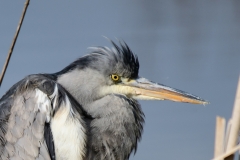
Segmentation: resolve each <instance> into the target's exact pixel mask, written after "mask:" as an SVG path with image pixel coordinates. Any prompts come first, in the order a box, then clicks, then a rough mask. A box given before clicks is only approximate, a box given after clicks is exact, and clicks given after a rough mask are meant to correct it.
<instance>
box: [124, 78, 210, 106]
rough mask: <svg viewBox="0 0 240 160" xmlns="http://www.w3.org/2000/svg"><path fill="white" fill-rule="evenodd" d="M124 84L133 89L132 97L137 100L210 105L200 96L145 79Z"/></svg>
mask: <svg viewBox="0 0 240 160" xmlns="http://www.w3.org/2000/svg"><path fill="white" fill-rule="evenodd" d="M124 84H125V85H126V86H128V87H131V92H132V96H133V98H136V99H145V100H152V99H156V100H171V101H175V102H185V103H193V104H203V105H205V104H208V102H207V101H205V100H203V99H201V98H200V97H198V96H195V95H192V94H190V93H187V92H184V91H181V90H178V89H174V88H171V87H168V86H165V85H161V84H157V83H153V82H151V81H149V80H147V79H145V78H137V79H135V80H130V81H129V82H125V83H124Z"/></svg>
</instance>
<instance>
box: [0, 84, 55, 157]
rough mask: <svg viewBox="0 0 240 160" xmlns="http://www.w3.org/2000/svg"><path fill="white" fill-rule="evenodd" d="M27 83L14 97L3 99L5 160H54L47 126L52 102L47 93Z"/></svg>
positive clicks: (2, 115) (2, 147)
mask: <svg viewBox="0 0 240 160" xmlns="http://www.w3.org/2000/svg"><path fill="white" fill-rule="evenodd" d="M26 83H28V82H27V81H22V83H20V85H19V86H17V88H13V89H14V90H15V92H13V94H11V95H9V97H6V96H5V97H3V98H2V99H1V104H0V107H1V110H0V111H1V122H2V124H1V127H0V128H1V129H0V130H1V132H0V137H1V148H0V149H1V150H0V152H1V159H24V160H28V159H29V160H30V159H42V158H44V159H46V160H48V159H49V160H50V159H51V158H50V156H49V153H48V151H47V150H48V149H47V146H46V143H45V140H44V126H45V123H46V122H47V119H49V117H48V116H49V115H50V112H51V110H52V109H51V108H52V107H51V101H50V99H49V98H48V96H47V94H46V93H44V92H43V91H41V90H40V89H38V88H37V87H36V88H35V87H33V86H31V84H26ZM23 84H25V85H23ZM23 87H25V88H24V89H23Z"/></svg>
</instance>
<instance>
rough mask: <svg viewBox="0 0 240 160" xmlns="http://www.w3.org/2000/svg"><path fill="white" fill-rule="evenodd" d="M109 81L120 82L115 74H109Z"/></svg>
mask: <svg viewBox="0 0 240 160" xmlns="http://www.w3.org/2000/svg"><path fill="white" fill-rule="evenodd" d="M111 79H112V80H113V81H114V82H117V81H119V80H120V76H118V75H117V74H111Z"/></svg>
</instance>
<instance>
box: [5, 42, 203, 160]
mask: <svg viewBox="0 0 240 160" xmlns="http://www.w3.org/2000/svg"><path fill="white" fill-rule="evenodd" d="M111 42H112V41H111ZM112 45H113V48H108V47H94V48H92V51H91V53H89V54H87V55H85V56H83V57H81V58H79V59H77V60H76V61H74V62H73V63H71V64H70V65H68V66H67V67H65V68H64V69H62V70H61V71H59V72H56V73H54V74H35V75H29V76H27V77H26V78H24V79H22V80H21V81H19V82H17V83H16V84H15V85H13V86H12V87H11V88H10V89H9V90H8V91H7V92H6V94H4V95H3V97H2V98H1V99H0V155H1V159H3V160H5V159H24V160H30V159H32V160H33V159H39V160H40V159H42V160H43V159H45V160H50V159H51V160H66V159H69V160H77V159H78V160H103V159H104V160H127V159H129V156H130V155H131V153H133V152H136V150H137V144H138V142H139V141H140V139H141V135H142V131H143V123H144V113H143V112H142V110H141V107H140V104H139V103H138V101H137V100H138V99H145V100H172V101H177V102H186V103H194V104H206V103H207V102H206V101H205V100H203V99H201V98H199V97H197V96H194V95H192V94H190V93H187V92H184V91H181V90H178V89H174V88H171V87H168V86H165V85H162V84H158V83H154V82H151V81H149V80H147V79H145V78H142V77H140V76H139V75H138V71H139V62H138V58H137V56H136V55H135V54H133V52H132V51H131V50H130V48H129V47H128V45H127V44H126V43H125V42H120V45H117V44H116V43H114V42H112Z"/></svg>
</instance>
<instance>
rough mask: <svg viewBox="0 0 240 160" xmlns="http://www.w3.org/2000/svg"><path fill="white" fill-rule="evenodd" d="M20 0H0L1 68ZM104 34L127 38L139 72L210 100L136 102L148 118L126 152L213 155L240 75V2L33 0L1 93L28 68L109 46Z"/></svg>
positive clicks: (142, 159)
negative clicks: (218, 121) (133, 149)
mask: <svg viewBox="0 0 240 160" xmlns="http://www.w3.org/2000/svg"><path fill="white" fill-rule="evenodd" d="M24 3H25V0H18V1H1V2H0V21H1V23H0V69H2V66H3V64H4V62H5V59H6V56H7V53H8V50H9V47H10V44H11V42H12V39H13V36H14V34H15V31H16V27H17V24H18V22H19V19H20V15H21V13H22V10H23V6H24ZM103 36H106V37H108V38H110V39H113V40H116V38H118V39H121V40H124V41H126V43H127V44H128V45H129V46H130V48H131V49H132V50H133V52H134V53H136V54H137V55H138V57H139V60H140V73H139V74H140V75H141V76H143V77H146V78H148V79H150V80H152V81H155V82H159V83H162V84H165V85H168V86H171V87H174V88H178V89H181V90H184V91H188V92H190V93H193V94H195V95H198V96H200V97H202V98H204V99H206V100H208V101H210V105H207V106H201V105H192V104H184V103H175V102H170V101H141V102H140V103H141V104H142V109H143V111H144V113H145V116H146V123H145V126H144V133H143V137H142V141H141V142H140V144H139V146H138V151H137V153H136V155H132V156H131V159H132V160H146V159H152V160H158V159H165V160H172V159H178V160H193V159H194V160H205V159H206V160H207V159H211V158H212V157H213V148H214V134H215V133H214V132H215V119H216V116H217V115H220V116H223V117H225V118H227V119H229V117H230V116H231V114H232V107H233V103H234V98H235V92H236V87H237V82H238V78H239V74H240V1H239V0H231V1H226V0H212V1H207V0H181V1H177V0H173V1H170V0H161V1H160V0H159V1H146V0H138V1H128V0H121V1H111V0H108V1H96V0H95V1H77V0H72V1H66V0H58V1H47V0H41V1H33V0H32V1H31V2H30V5H29V8H28V11H27V14H26V17H25V20H24V23H23V26H22V30H21V32H20V34H19V37H18V40H17V43H16V46H15V49H14V52H13V55H12V58H11V61H10V64H9V67H8V69H7V72H6V75H5V78H4V80H3V83H2V86H1V88H0V96H2V95H3V94H4V93H5V92H6V91H7V90H8V89H9V88H10V87H11V86H12V85H13V84H14V83H16V82H17V81H19V80H20V79H22V78H24V77H25V76H27V75H29V74H33V73H53V72H56V71H59V70H60V69H62V68H63V67H65V66H66V65H68V64H69V63H71V62H72V61H73V60H75V59H76V58H78V57H81V56H83V55H84V54H86V53H88V52H89V51H88V50H87V48H88V47H91V46H99V45H103V46H108V47H111V44H110V43H109V42H108V41H107V40H106V39H105V38H103ZM116 41H117V40H116Z"/></svg>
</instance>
